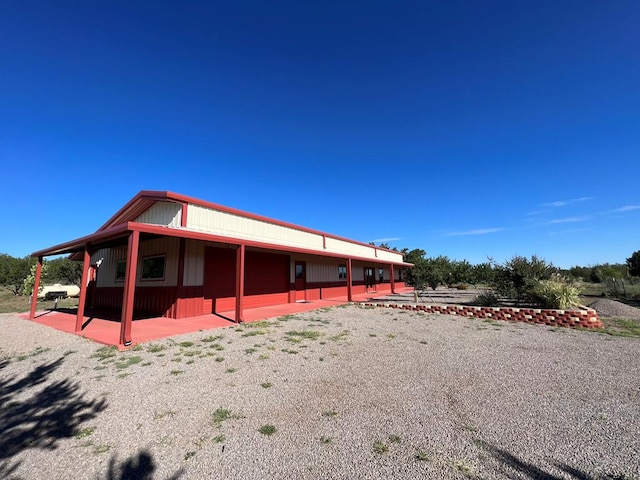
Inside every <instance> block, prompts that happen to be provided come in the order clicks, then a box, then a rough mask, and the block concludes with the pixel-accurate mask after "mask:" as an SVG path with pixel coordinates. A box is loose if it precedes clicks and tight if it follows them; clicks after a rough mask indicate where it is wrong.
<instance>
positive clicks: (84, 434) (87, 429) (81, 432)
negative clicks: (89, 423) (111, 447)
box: [74, 427, 96, 438]
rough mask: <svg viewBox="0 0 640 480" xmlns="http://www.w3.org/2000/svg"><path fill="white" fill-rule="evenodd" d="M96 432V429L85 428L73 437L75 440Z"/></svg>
mask: <svg viewBox="0 0 640 480" xmlns="http://www.w3.org/2000/svg"><path fill="white" fill-rule="evenodd" d="M95 431H96V427H87V428H83V429H82V430H80V431H79V432H78V433H76V434H75V435H74V437H75V438H85V437H88V436H89V435H93V432H95Z"/></svg>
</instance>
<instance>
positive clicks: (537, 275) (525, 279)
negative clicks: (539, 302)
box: [493, 255, 556, 305]
mask: <svg viewBox="0 0 640 480" xmlns="http://www.w3.org/2000/svg"><path fill="white" fill-rule="evenodd" d="M555 271H556V268H555V267H554V266H553V264H552V263H548V262H547V261H546V260H544V259H542V258H539V257H537V256H536V255H533V256H532V257H531V259H528V258H527V257H521V256H517V255H516V256H514V257H513V258H512V259H511V260H509V261H507V262H505V264H504V265H497V266H496V267H495V274H494V280H493V287H494V288H495V290H496V292H497V293H498V294H499V295H501V296H503V297H508V298H512V299H513V300H515V302H516V305H519V304H520V303H521V302H523V301H535V300H534V298H533V290H534V288H535V286H536V285H537V284H538V282H539V281H541V280H547V279H549V278H551V275H552V274H553V273H555Z"/></svg>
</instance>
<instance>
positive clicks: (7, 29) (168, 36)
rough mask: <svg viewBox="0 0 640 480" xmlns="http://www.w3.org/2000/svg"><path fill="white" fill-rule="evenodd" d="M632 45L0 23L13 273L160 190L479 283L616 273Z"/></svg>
mask: <svg viewBox="0 0 640 480" xmlns="http://www.w3.org/2000/svg"><path fill="white" fill-rule="evenodd" d="M638 24H640V3H638V2H635V1H631V0H629V1H617V2H600V1H589V0H580V1H561V2H557V1H545V0H542V1H540V0H538V1H535V2H534V1H522V2H513V1H486V2H484V1H483V2H478V1H455V0H454V1H447V2H435V1H434V2H428V1H418V2H391V1H389V2H376V1H367V2H348V1H340V2H334V1H325V2H313V3H312V2H298V1H275V2H264V1H261V2H258V1H237V2H216V1H202V2H191V1H184V2H162V1H154V2H119V1H109V2H94V1H88V2H87V1H82V2H80V1H77V2H73V1H59V2H50V1H41V2H35V1H29V0H21V1H13V0H7V1H4V2H2V6H0V62H1V67H0V71H1V72H2V73H1V74H0V115H1V118H2V122H0V162H1V165H2V172H3V177H4V182H3V193H4V195H5V206H6V207H7V208H6V209H5V212H4V214H5V221H4V222H3V223H4V226H3V227H2V235H1V237H0V252H6V253H9V254H11V255H15V256H23V255H27V254H30V253H31V252H33V251H36V250H38V249H42V248H45V247H48V246H52V245H55V244H58V243H61V242H64V241H67V240H71V239H73V238H77V237H80V236H83V235H86V234H89V233H92V232H93V231H95V230H96V229H97V228H98V227H99V226H100V225H102V223H104V222H105V221H106V220H107V219H108V218H109V217H110V216H111V215H112V214H113V213H114V212H115V211H117V210H118V209H119V208H120V207H121V206H122V205H123V204H124V203H126V202H127V201H128V200H129V199H130V198H131V197H133V196H134V195H135V194H136V193H137V192H138V191H140V190H170V191H174V192H178V193H182V194H186V195H190V196H194V197H197V198H202V199H205V200H209V201H212V202H215V203H220V204H223V205H228V206H231V207H235V208H240V209H243V210H247V211H250V212H254V213H258V214H261V215H266V216H269V217H273V218H277V219H281V220H284V221H288V222H292V223H296V224H299V225H303V226H307V227H310V228H315V229H319V230H323V231H327V232H330V233H334V234H337V235H341V236H345V237H349V238H353V239H356V240H360V241H363V242H369V241H376V242H378V243H379V242H387V243H389V244H390V245H391V246H396V247H398V248H399V249H401V248H404V247H407V248H409V249H413V248H422V249H424V250H426V251H427V254H428V255H429V256H436V255H447V256H449V257H450V258H454V259H467V260H469V261H471V262H472V263H478V262H482V261H485V260H486V259H487V257H488V256H491V257H493V258H494V259H495V260H497V261H500V262H501V261H504V260H506V259H508V258H510V257H511V256H513V255H515V254H519V255H527V256H529V255H532V254H537V255H539V256H542V257H544V258H546V259H547V260H549V261H552V262H553V263H554V264H556V265H559V266H563V267H568V266H571V265H591V264H597V263H603V262H611V263H616V262H624V261H625V259H626V258H627V257H629V256H630V255H631V253H633V252H634V251H636V250H640V240H639V239H640V193H639V189H638V179H639V177H640V175H639V174H640V161H639V157H640V155H639V154H640V135H639V133H640V87H639V86H640V49H639V48H638V46H639V45H640V29H639V28H638ZM7 217H8V218H7Z"/></svg>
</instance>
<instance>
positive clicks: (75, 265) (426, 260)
mask: <svg viewBox="0 0 640 480" xmlns="http://www.w3.org/2000/svg"><path fill="white" fill-rule="evenodd" d="M379 247H381V248H389V246H388V245H386V244H384V243H383V244H380V245H379ZM393 250H395V251H398V250H397V249H396V248H393ZM400 252H401V253H402V254H403V255H404V258H405V261H407V262H409V263H413V264H414V265H415V268H413V269H411V270H410V271H409V273H408V278H407V280H408V282H409V284H411V285H413V286H418V287H420V286H429V287H431V288H436V287H438V286H439V285H455V284H472V285H491V284H494V283H495V282H496V281H497V279H496V275H498V274H500V273H501V272H502V273H503V272H504V270H505V268H508V269H511V270H513V271H516V272H517V271H518V270H519V269H520V270H522V271H523V272H524V271H525V270H527V272H528V273H526V275H525V276H529V275H530V274H531V271H533V272H534V273H535V269H543V270H544V271H545V272H553V273H555V274H559V275H562V276H563V277H565V278H567V279H569V280H581V281H585V282H593V283H604V282H607V281H610V280H611V279H625V278H629V277H638V276H640V250H638V251H636V252H634V253H633V254H632V255H631V256H630V257H629V258H627V260H626V263H617V264H608V263H605V264H600V265H592V266H587V267H581V266H575V267H571V268H569V269H561V268H557V267H554V266H553V264H552V263H551V262H547V261H546V260H544V259H541V258H538V257H537V256H535V255H533V256H532V257H531V259H527V258H525V257H519V256H515V257H513V258H512V259H511V260H509V261H507V262H505V263H504V264H498V263H497V262H494V261H493V260H491V259H488V261H486V262H483V263H479V264H475V265H473V264H471V263H469V262H468V261H467V260H451V259H449V257H447V256H443V255H439V256H437V257H427V253H426V251H425V250H422V249H414V250H409V249H407V248H404V249H402V250H400ZM35 264H36V259H35V258H32V257H23V258H16V257H12V256H11V255H8V254H6V253H2V254H0V285H2V286H4V287H7V288H8V289H9V290H11V291H12V292H13V293H14V294H15V295H20V294H22V293H24V290H25V285H27V286H28V285H29V277H30V276H31V277H32V276H33V269H34V265H35ZM43 267H44V268H43V275H42V281H43V283H48V284H52V283H62V284H67V285H79V284H80V280H81V278H82V262H74V261H71V260H69V259H68V258H56V259H54V260H47V259H45V260H44V265H43ZM531 269H533V270H531ZM25 281H26V283H25Z"/></svg>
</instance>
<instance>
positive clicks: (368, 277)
mask: <svg viewBox="0 0 640 480" xmlns="http://www.w3.org/2000/svg"><path fill="white" fill-rule="evenodd" d="M364 288H365V292H367V293H369V292H375V291H376V279H375V277H374V274H373V268H371V267H364Z"/></svg>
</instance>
